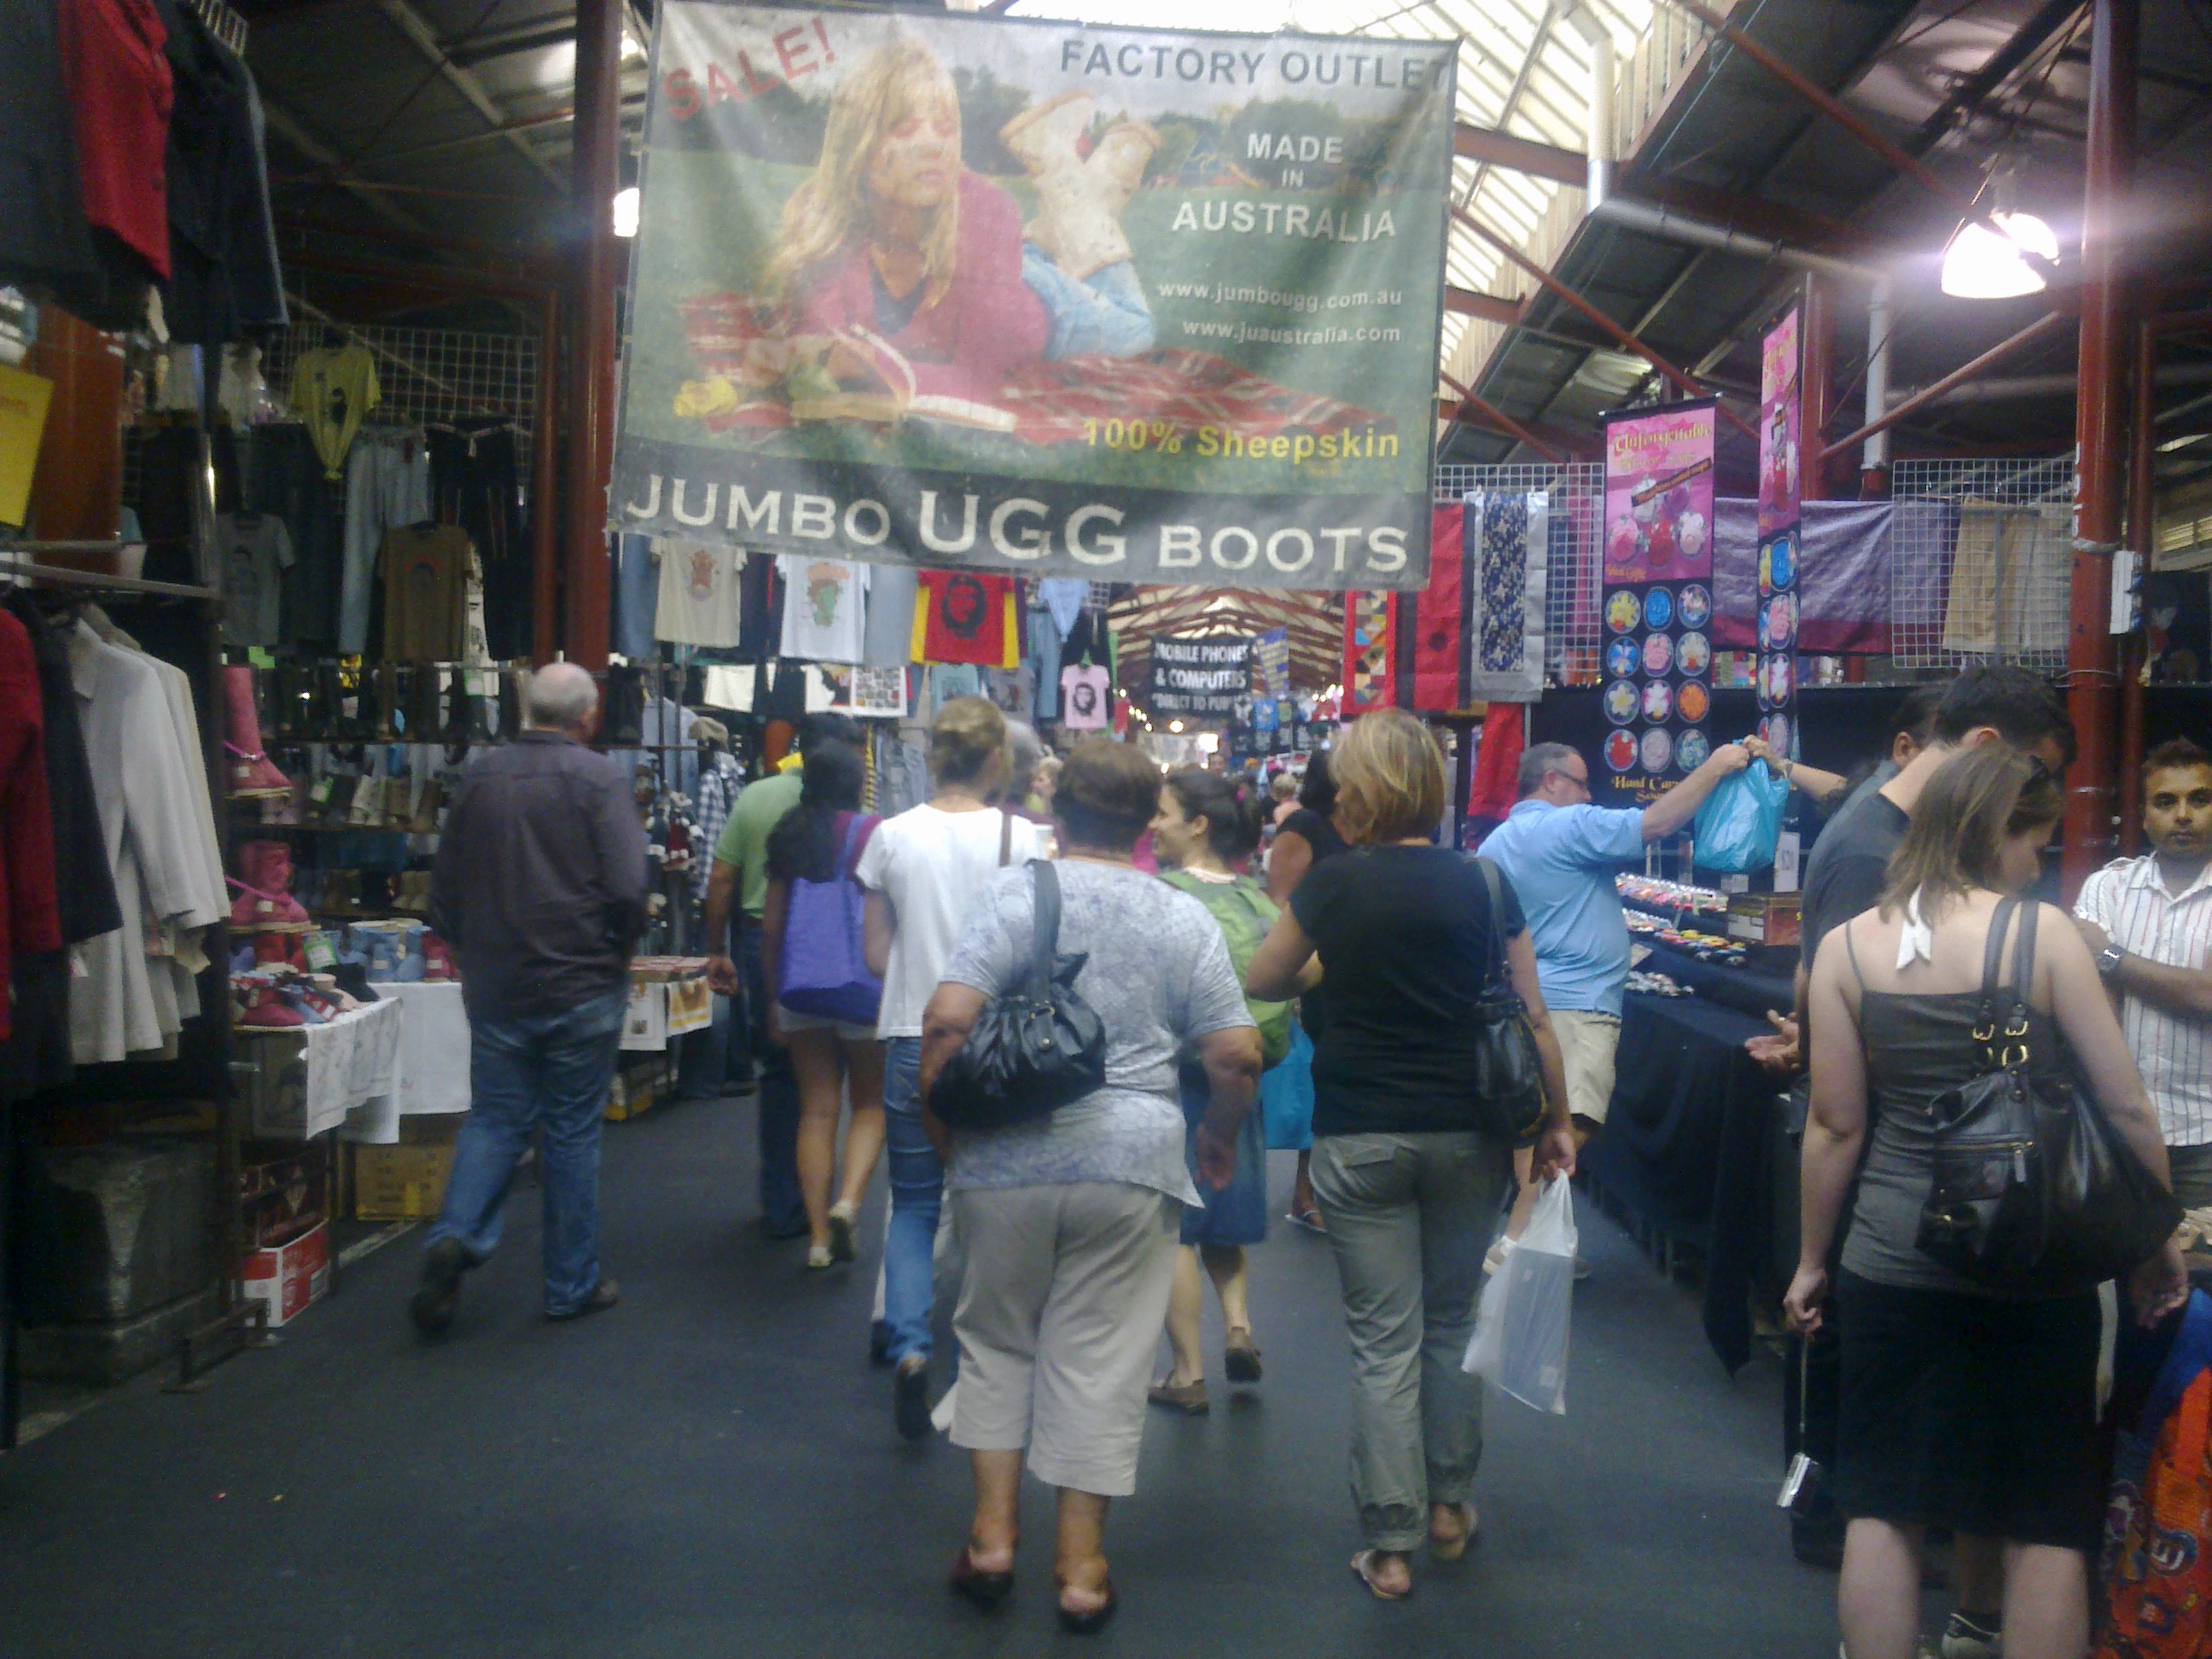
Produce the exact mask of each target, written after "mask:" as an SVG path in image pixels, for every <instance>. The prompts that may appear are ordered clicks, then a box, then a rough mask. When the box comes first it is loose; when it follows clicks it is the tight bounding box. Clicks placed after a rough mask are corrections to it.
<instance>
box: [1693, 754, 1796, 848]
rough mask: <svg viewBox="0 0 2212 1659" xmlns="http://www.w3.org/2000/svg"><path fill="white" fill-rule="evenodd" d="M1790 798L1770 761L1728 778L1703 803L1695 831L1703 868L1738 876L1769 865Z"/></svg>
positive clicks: (1695, 839) (1787, 786)
mask: <svg viewBox="0 0 2212 1659" xmlns="http://www.w3.org/2000/svg"><path fill="white" fill-rule="evenodd" d="M1789 799H1790V784H1789V781H1788V780H1787V779H1785V778H1784V777H1783V776H1782V775H1780V774H1779V773H1778V772H1776V771H1775V770H1773V769H1771V767H1769V766H1768V765H1767V764H1766V763H1765V761H1753V763H1751V764H1750V765H1749V766H1747V767H1746V768H1744V769H1743V770H1742V771H1741V772H1734V773H1731V774H1729V775H1728V776H1727V777H1724V778H1723V779H1722V780H1721V781H1719V782H1718V783H1717V784H1716V785H1714V786H1713V793H1711V794H1710V795H1708V796H1706V797H1705V801H1704V803H1703V804H1702V805H1699V808H1698V817H1697V821H1696V823H1695V825H1694V827H1693V829H1692V832H1691V833H1692V839H1693V842H1694V844H1695V845H1696V847H1697V849H1698V854H1697V856H1698V864H1699V867H1700V868H1702V869H1706V870H1725V871H1729V872H1732V873H1738V874H1740V873H1741V872H1744V871H1747V870H1764V869H1765V868H1766V866H1768V865H1770V864H1771V863H1773V862H1774V852H1775V848H1777V847H1778V845H1779V844H1780V842H1781V839H1782V809H1783V807H1784V805H1787V804H1788V802H1789Z"/></svg>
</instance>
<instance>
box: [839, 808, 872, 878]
mask: <svg viewBox="0 0 2212 1659" xmlns="http://www.w3.org/2000/svg"><path fill="white" fill-rule="evenodd" d="M867 820H868V815H867V814H866V812H854V814H853V815H852V816H851V817H848V819H846V821H845V840H844V842H843V844H842V845H841V846H840V847H839V848H838V849H837V873H838V875H839V876H841V877H842V876H849V875H851V874H852V873H853V865H854V848H856V847H857V846H858V845H859V844H860V827H861V825H863V824H865V823H866V822H867Z"/></svg>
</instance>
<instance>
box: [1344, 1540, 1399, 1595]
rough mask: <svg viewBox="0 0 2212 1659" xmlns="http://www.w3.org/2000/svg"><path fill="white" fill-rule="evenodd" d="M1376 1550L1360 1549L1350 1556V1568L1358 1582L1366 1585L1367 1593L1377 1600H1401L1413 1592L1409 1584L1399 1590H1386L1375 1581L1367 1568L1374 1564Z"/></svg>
mask: <svg viewBox="0 0 2212 1659" xmlns="http://www.w3.org/2000/svg"><path fill="white" fill-rule="evenodd" d="M1375 1557H1376V1552H1375V1551H1374V1550H1362V1551H1360V1552H1359V1553H1358V1554H1357V1555H1355V1556H1353V1557H1352V1571H1353V1572H1355V1573H1357V1574H1358V1575H1359V1582H1360V1583H1363V1584H1364V1585H1366V1586H1367V1593H1368V1594H1369V1595H1371V1596H1373V1597H1374V1598H1375V1599H1376V1601H1404V1600H1405V1599H1406V1598H1407V1596H1409V1595H1412V1594H1413V1586H1412V1585H1411V1584H1408V1585H1407V1586H1406V1588H1405V1589H1401V1590H1386V1589H1383V1587H1382V1585H1380V1584H1378V1583H1376V1582H1375V1579H1374V1576H1373V1575H1372V1574H1371V1573H1370V1572H1369V1571H1368V1569H1369V1568H1370V1567H1372V1566H1373V1565H1375Z"/></svg>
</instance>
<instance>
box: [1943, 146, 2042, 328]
mask: <svg viewBox="0 0 2212 1659" xmlns="http://www.w3.org/2000/svg"><path fill="white" fill-rule="evenodd" d="M2012 185H2013V177H2012V171H2011V169H2010V168H2009V167H2000V168H1999V169H1997V170H1996V171H1994V172H1992V173H1990V178H1989V181H1988V182H1987V183H1986V184H1984V185H1983V186H1982V189H1981V191H1980V194H1978V195H1977V196H1976V197H1975V198H1974V200H1975V202H1976V204H1979V203H1980V201H1981V199H1982V197H1984V196H1987V197H1990V199H1991V201H1992V202H1993V203H1994V205H1993V206H1992V207H1991V209H1990V222H1989V223H1988V224H1984V223H1983V222H1981V221H1980V220H1978V219H1966V220H1963V221H1961V222H1960V225H1959V228H1958V229H1956V230H1954V231H1953V232H1952V233H1951V240H1950V241H1949V242H1948V244H1947V245H1946V246H1944V249H1943V279H1942V280H1943V292H1944V293H1946V294H1948V295H1950V296H1951V297H1952V298H1953V299H1955V300H2015V299H2018V298H2019V297H2020V296H2021V295H2023V294H2040V293H2041V292H2042V291H2043V290H2044V289H2045V288H2046V287H2048V286H2049V284H2048V283H2045V281H2044V278H2043V270H2041V269H2039V268H2038V267H2037V266H2036V265H2034V264H2031V263H2029V260H2028V258H2027V256H2028V255H2030V254H2033V255H2034V256H2036V257H2037V258H2039V259H2041V260H2043V261H2044V262H2045V266H2046V267H2047V266H2048V265H2052V264H2057V262H2058V238H2057V237H2056V236H2055V235H2053V234H2051V227H2050V226H2049V225H2047V224H2045V222H2043V221H2042V220H2041V219H2039V218H2038V217H2037V216H2035V215H2034V214H2033V213H2019V212H2015V211H2014V210H2013V207H2012ZM1991 226H1995V227H1996V228H1995V229H1992V228H1990V227H1991ZM1999 232H2002V234H1999Z"/></svg>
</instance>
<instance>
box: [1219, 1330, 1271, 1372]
mask: <svg viewBox="0 0 2212 1659" xmlns="http://www.w3.org/2000/svg"><path fill="white" fill-rule="evenodd" d="M1240 1338H1241V1339H1243V1340H1238V1339H1240ZM1221 1361H1222V1369H1223V1370H1225V1371H1227V1372H1228V1373H1229V1380H1230V1381H1231V1383H1257V1382H1258V1381H1259V1380H1260V1376H1261V1371H1260V1351H1259V1349H1257V1348H1255V1347H1254V1346H1252V1333H1251V1331H1250V1330H1249V1328H1247V1327H1245V1326H1243V1325H1238V1326H1236V1327H1234V1328H1232V1329H1231V1330H1230V1332H1229V1333H1228V1340H1227V1341H1226V1342H1225V1343H1224V1344H1223V1345H1222V1350H1221Z"/></svg>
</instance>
